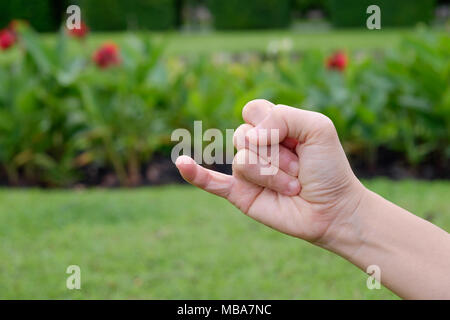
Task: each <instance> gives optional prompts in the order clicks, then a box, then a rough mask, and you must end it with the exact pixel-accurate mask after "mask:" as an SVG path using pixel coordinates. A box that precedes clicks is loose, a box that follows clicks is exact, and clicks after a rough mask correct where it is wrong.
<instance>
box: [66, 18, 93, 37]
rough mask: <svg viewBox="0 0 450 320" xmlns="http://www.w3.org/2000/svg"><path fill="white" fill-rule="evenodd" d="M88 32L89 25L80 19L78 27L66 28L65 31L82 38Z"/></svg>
mask: <svg viewBox="0 0 450 320" xmlns="http://www.w3.org/2000/svg"><path fill="white" fill-rule="evenodd" d="M88 32H89V27H88V26H87V25H86V24H85V23H84V22H83V21H81V23H80V27H79V28H73V29H67V33H68V34H69V35H70V36H71V37H74V38H79V39H82V38H84V37H85V36H86V35H87V34H88Z"/></svg>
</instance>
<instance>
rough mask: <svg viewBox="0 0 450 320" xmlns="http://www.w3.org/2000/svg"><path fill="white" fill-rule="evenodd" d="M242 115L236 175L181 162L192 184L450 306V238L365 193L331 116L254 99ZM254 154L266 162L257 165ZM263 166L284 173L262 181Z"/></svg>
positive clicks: (413, 295)
mask: <svg viewBox="0 0 450 320" xmlns="http://www.w3.org/2000/svg"><path fill="white" fill-rule="evenodd" d="M242 114H243V118H244V120H245V122H246V123H245V124H243V125H241V126H240V127H239V128H238V129H237V130H236V132H235V137H234V138H235V139H234V140H235V146H236V148H237V149H238V152H237V154H236V156H235V158H234V161H233V175H232V176H229V175H224V174H221V173H217V172H214V171H211V170H207V169H205V168H203V167H200V166H199V165H197V164H196V163H195V162H194V160H192V159H191V158H189V157H186V156H181V157H179V158H178V159H177V161H176V165H177V167H178V169H179V170H180V172H181V174H182V175H183V177H184V178H185V179H186V180H187V181H188V182H190V183H192V184H193V185H195V186H197V187H200V188H202V189H204V190H206V191H208V192H211V193H214V194H216V195H219V196H222V197H224V198H226V199H228V200H229V201H230V202H231V203H233V204H234V205H236V206H237V207H238V208H239V209H241V210H242V211H243V212H244V213H246V214H248V215H249V216H250V217H252V218H254V219H255V220H257V221H260V222H262V223H264V224H266V225H268V226H270V227H272V228H275V229H277V230H279V231H281V232H284V233H287V234H289V235H292V236H295V237H298V238H301V239H304V240H307V241H310V242H312V243H314V244H316V245H319V246H321V247H323V248H326V249H328V250H330V251H332V252H335V253H336V254H338V255H340V256H341V257H343V258H345V259H347V260H349V261H350V262H352V263H353V264H355V265H356V266H358V267H359V268H361V269H362V270H363V271H366V270H367V267H368V266H373V265H375V266H377V267H378V268H379V270H381V272H382V278H381V279H382V283H383V284H384V285H385V286H386V287H388V288H390V289H391V290H392V291H393V292H394V293H397V294H398V295H399V296H401V297H404V298H409V299H435V298H440V299H442V298H444V299H450V292H449V290H448V288H449V285H450V275H449V273H448V270H450V269H449V268H450V235H449V234H448V233H447V232H445V231H444V230H442V229H439V228H438V227H437V226H435V225H433V224H431V223H429V222H428V221H425V220H423V219H421V218H419V217H417V216H415V215H414V214H411V213H410V212H408V211H406V210H404V209H402V208H400V207H398V206H396V205H394V204H392V203H391V202H389V201H387V200H385V199H383V198H382V197H380V196H378V195H377V194H375V193H373V192H371V191H369V190H367V189H366V188H365V187H364V186H363V185H362V184H361V183H360V182H359V181H358V179H357V178H356V177H355V175H354V174H353V172H352V170H351V168H350V165H349V163H348V161H347V159H346V157H345V153H344V150H343V149H342V147H341V144H340V143H339V139H338V136H337V133H336V130H335V128H334V126H333V124H332V122H331V121H330V120H329V119H328V118H327V117H325V116H324V115H322V114H320V113H316V112H310V111H304V110H300V109H295V108H291V107H288V106H280V105H278V106H274V105H273V104H272V103H270V102H268V101H265V100H254V101H251V102H249V103H248V104H247V105H246V106H245V107H244V110H243V112H242ZM261 129H262V130H261ZM271 129H277V130H278V131H279V138H278V139H277V140H276V141H271V140H270V139H271V137H270V130H271ZM278 144H279V157H278V159H279V161H278V165H277V167H276V168H275V165H276V163H277V162H276V161H275V162H274V161H273V159H274V156H276V153H275V150H276V146H277V145H278ZM256 145H257V146H258V149H256V148H255V146H256ZM264 148H266V149H267V150H265V149H264ZM255 150H256V152H255ZM261 151H262V152H261ZM265 151H267V152H265ZM266 153H267V154H268V156H266ZM250 157H259V158H258V160H259V161H257V162H256V164H250V163H255V161H253V162H249V161H248V160H249V159H250ZM275 159H276V158H275ZM263 167H264V168H265V169H267V167H269V168H271V169H278V170H277V171H275V170H274V171H273V172H276V173H275V174H274V175H262V174H261V169H262V168H263Z"/></svg>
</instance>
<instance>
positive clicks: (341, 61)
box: [327, 51, 348, 71]
mask: <svg viewBox="0 0 450 320" xmlns="http://www.w3.org/2000/svg"><path fill="white" fill-rule="evenodd" d="M347 64H348V59H347V55H346V54H345V53H344V52H342V51H337V52H335V53H334V54H333V55H332V56H330V57H329V58H328V59H327V68H328V69H329V70H338V71H344V70H345V68H346V67H347Z"/></svg>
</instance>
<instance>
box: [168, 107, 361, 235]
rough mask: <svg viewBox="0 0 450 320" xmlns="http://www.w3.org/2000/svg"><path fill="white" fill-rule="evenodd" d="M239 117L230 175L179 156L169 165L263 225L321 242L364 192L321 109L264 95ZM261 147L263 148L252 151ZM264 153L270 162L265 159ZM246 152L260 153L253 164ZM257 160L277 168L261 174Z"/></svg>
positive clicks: (350, 212) (260, 164)
mask: <svg viewBox="0 0 450 320" xmlns="http://www.w3.org/2000/svg"><path fill="white" fill-rule="evenodd" d="M242 115H243V118H244V121H245V122H246V123H245V124H242V125H241V126H240V127H239V128H238V129H237V130H236V132H235V136H234V144H235V147H236V149H237V150H238V152H237V154H236V156H235V158H234V161H233V175H232V176H229V175H224V174H221V173H218V172H214V171H211V170H207V169H205V168H203V167H201V166H199V165H197V164H196V163H195V162H194V160H192V159H191V158H189V157H187V156H181V157H179V158H178V159H177V162H176V165H177V167H178V169H179V170H180V172H181V174H182V176H183V177H184V178H185V179H186V180H187V181H188V182H190V183H192V184H193V185H195V186H197V187H199V188H202V189H204V190H206V191H208V192H211V193H214V194H216V195H219V196H221V197H224V198H226V199H228V200H229V201H230V202H231V203H233V204H234V205H235V206H236V207H238V208H239V209H240V210H242V212H244V213H246V214H247V215H249V216H250V217H252V218H253V219H255V220H257V221H259V222H262V223H264V224H265V225H267V226H270V227H272V228H274V229H277V230H279V231H281V232H284V233H287V234H289V235H292V236H295V237H298V238H301V239H305V240H308V241H311V242H315V243H316V242H317V243H326V242H327V241H328V239H327V231H328V230H329V229H330V228H333V225H334V224H336V223H337V221H339V220H340V219H341V220H342V217H347V216H350V215H352V214H353V212H354V211H355V209H356V207H357V206H358V204H359V202H360V199H361V197H362V195H363V193H364V188H363V187H362V185H361V184H360V183H359V181H358V179H357V178H356V177H355V176H354V174H353V172H352V170H351V168H350V166H349V163H348V161H347V158H346V156H345V153H344V151H343V149H342V147H341V144H340V142H339V138H338V136H337V133H336V130H335V128H334V126H333V123H332V122H331V120H330V119H328V118H327V117H326V116H324V115H322V114H320V113H316V112H311V111H305V110H300V109H296V108H292V107H288V106H283V105H277V106H275V105H274V104H272V103H271V102H269V101H266V100H254V101H251V102H249V103H248V104H247V105H246V106H245V107H244V109H243V111H242ZM271 130H277V131H278V138H279V139H278V140H277V141H271V138H273V136H271ZM256 146H258V147H256ZM274 146H276V147H277V149H278V152H277V153H276V154H275V152H273V147H274ZM264 147H267V149H266V150H265V151H267V152H261V154H258V151H259V150H261V149H262V148H264ZM272 153H273V154H272ZM271 154H272V155H273V156H278V159H277V161H271V159H270V158H271V157H270V155H271ZM266 155H268V156H266ZM252 157H253V159H254V158H257V157H259V159H258V161H256V162H255V161H253V162H252V161H250V159H251V158H252ZM272 160H273V159H272ZM264 166H277V168H276V170H273V172H276V173H275V174H274V175H263V174H261V171H262V167H264Z"/></svg>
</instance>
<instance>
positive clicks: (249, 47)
mask: <svg viewBox="0 0 450 320" xmlns="http://www.w3.org/2000/svg"><path fill="white" fill-rule="evenodd" d="M432 30H434V31H433V32H444V31H443V30H440V29H432ZM415 32H417V30H416V29H382V30H372V31H371V30H365V29H355V30H323V29H319V30H318V31H313V30H305V31H295V30H287V31H275V30H272V31H270V30H269V31H239V32H208V33H192V32H191V33H188V32H185V33H183V32H168V33H145V35H149V36H152V37H153V38H155V39H160V40H162V41H163V42H164V43H165V44H166V53H167V54H168V55H180V54H182V55H197V54H211V53H217V52H243V51H262V52H265V51H267V48H268V46H269V43H271V42H273V41H278V40H281V39H286V38H287V39H290V40H291V41H292V45H293V50H296V51H302V50H305V49H311V48H312V49H318V50H328V51H329V50H334V49H347V50H376V49H385V48H387V47H395V46H396V45H397V44H398V43H399V42H400V41H401V40H402V38H404V36H405V35H410V34H413V33H415ZM130 34H133V32H121V33H120V32H119V33H95V34H91V35H90V36H88V38H87V39H86V43H85V45H86V47H87V49H88V50H89V51H93V50H95V48H97V47H98V46H99V45H100V44H101V43H103V42H106V41H115V42H117V43H119V44H120V43H121V42H123V41H124V40H125V38H127V37H128V36H129V35H130ZM134 34H141V35H142V33H134ZM45 37H46V38H47V39H48V41H53V40H54V37H55V36H54V35H46V36H45Z"/></svg>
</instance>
